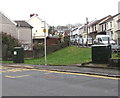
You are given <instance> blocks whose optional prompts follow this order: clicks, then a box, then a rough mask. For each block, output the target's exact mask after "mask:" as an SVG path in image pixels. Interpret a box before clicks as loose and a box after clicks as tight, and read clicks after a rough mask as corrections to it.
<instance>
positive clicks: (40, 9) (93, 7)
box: [0, 0, 120, 26]
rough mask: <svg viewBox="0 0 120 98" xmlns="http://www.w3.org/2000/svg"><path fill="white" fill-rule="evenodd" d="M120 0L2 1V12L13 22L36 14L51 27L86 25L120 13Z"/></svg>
mask: <svg viewBox="0 0 120 98" xmlns="http://www.w3.org/2000/svg"><path fill="white" fill-rule="evenodd" d="M119 1H120V0H1V2H0V11H2V12H3V13H5V14H6V15H7V16H8V17H9V18H10V19H12V20H26V21H27V20H28V19H29V18H30V14H32V13H35V14H38V16H39V17H40V18H41V19H42V20H43V21H46V22H47V23H48V24H49V25H54V26H57V25H67V24H75V23H85V22H86V17H88V20H89V21H92V20H95V19H101V18H103V17H105V16H107V15H115V14H117V13H118V2H119Z"/></svg>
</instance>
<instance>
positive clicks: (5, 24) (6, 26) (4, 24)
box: [0, 12, 17, 38]
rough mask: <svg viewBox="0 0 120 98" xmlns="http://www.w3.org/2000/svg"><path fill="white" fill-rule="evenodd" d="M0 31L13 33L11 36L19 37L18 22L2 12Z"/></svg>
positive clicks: (0, 14)
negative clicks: (15, 22) (14, 21)
mask: <svg viewBox="0 0 120 98" xmlns="http://www.w3.org/2000/svg"><path fill="white" fill-rule="evenodd" d="M0 16H1V19H0V28H1V29H0V32H4V33H7V34H11V36H13V37H15V38H17V32H16V31H17V30H16V24H14V23H13V22H12V21H11V20H9V19H8V18H7V17H6V16H5V15H3V14H2V13H1V12H0Z"/></svg>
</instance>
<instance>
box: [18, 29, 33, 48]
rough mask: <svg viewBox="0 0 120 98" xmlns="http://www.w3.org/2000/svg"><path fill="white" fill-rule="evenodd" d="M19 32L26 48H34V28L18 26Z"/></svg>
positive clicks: (20, 39)
mask: <svg viewBox="0 0 120 98" xmlns="http://www.w3.org/2000/svg"><path fill="white" fill-rule="evenodd" d="M17 32H18V33H19V41H20V42H21V43H22V46H23V47H24V50H32V28H25V27H17Z"/></svg>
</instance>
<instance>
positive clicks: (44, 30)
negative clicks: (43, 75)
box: [42, 21, 47, 65]
mask: <svg viewBox="0 0 120 98" xmlns="http://www.w3.org/2000/svg"><path fill="white" fill-rule="evenodd" d="M42 22H44V29H43V32H44V53H45V61H44V62H45V65H47V59H46V21H42Z"/></svg>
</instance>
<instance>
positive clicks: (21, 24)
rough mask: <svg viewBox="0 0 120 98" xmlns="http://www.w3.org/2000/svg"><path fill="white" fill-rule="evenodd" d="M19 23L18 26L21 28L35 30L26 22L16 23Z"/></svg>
mask: <svg viewBox="0 0 120 98" xmlns="http://www.w3.org/2000/svg"><path fill="white" fill-rule="evenodd" d="M15 22H16V23H17V26H20V27H27V28H33V27H32V26H31V25H30V24H28V23H27V22H26V21H15Z"/></svg>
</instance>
